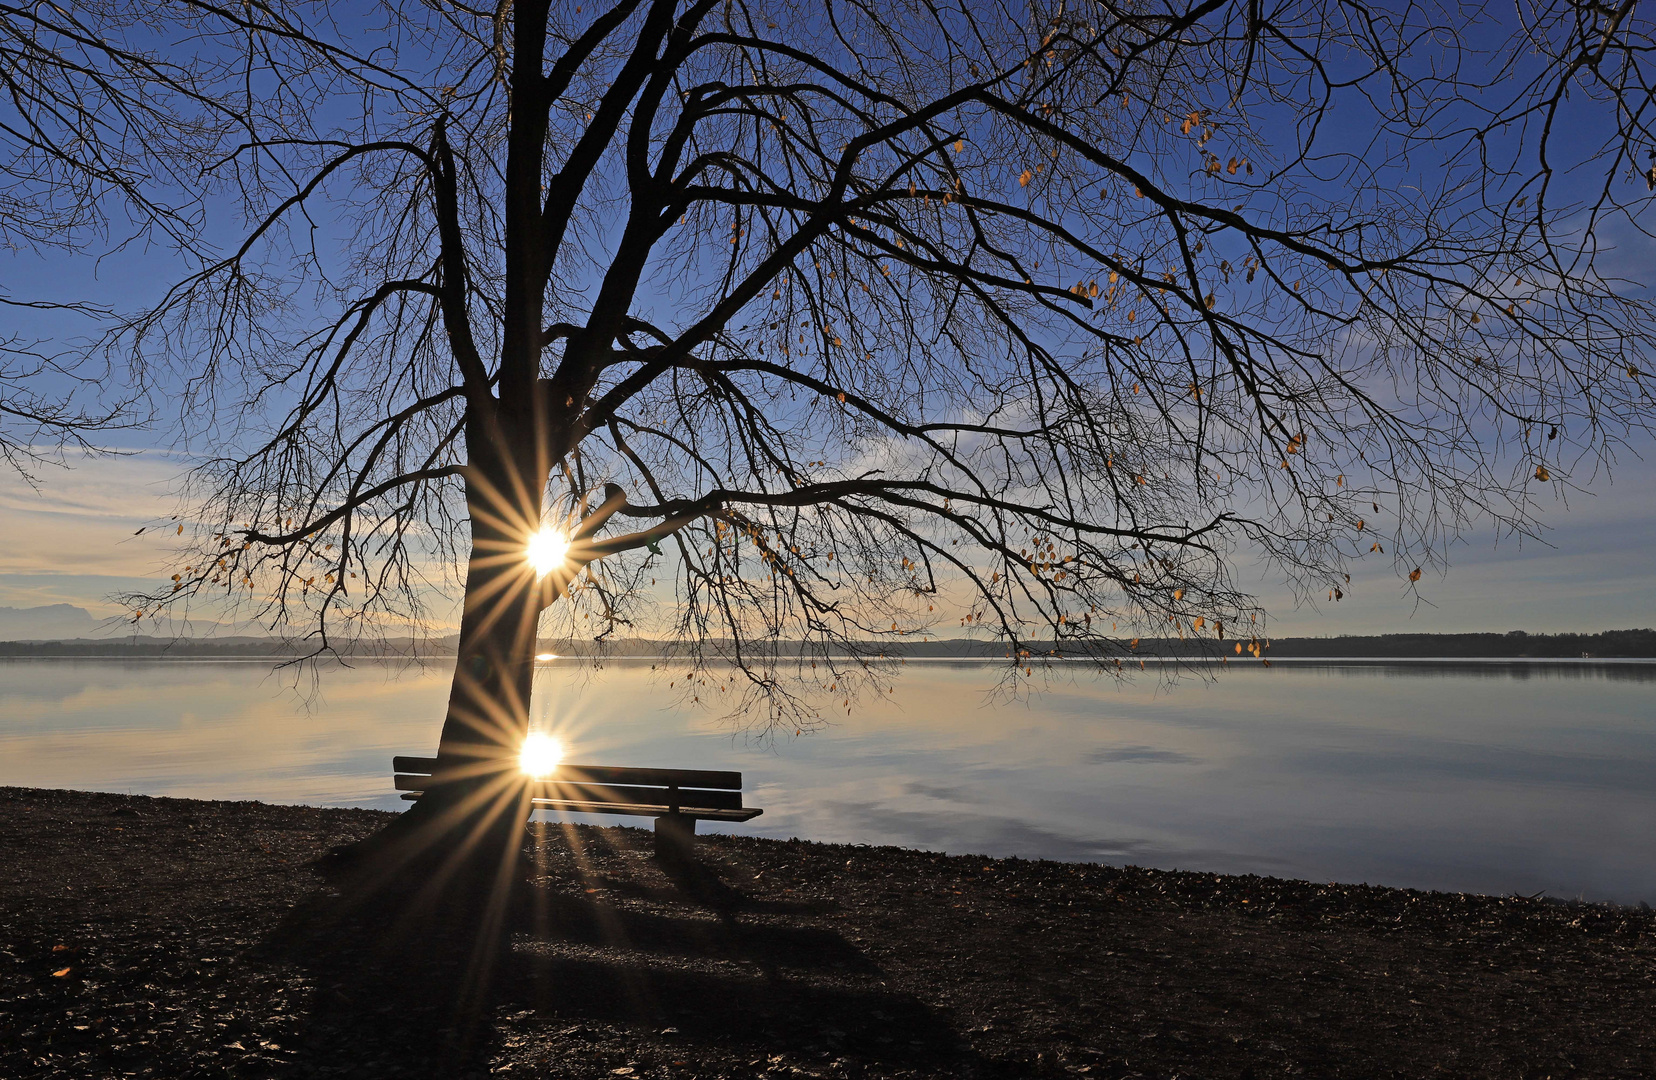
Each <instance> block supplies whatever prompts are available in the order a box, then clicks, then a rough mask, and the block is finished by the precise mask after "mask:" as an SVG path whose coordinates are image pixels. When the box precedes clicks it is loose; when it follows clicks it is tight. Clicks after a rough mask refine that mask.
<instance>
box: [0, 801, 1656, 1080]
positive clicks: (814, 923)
mask: <svg viewBox="0 0 1656 1080" xmlns="http://www.w3.org/2000/svg"><path fill="white" fill-rule="evenodd" d="M389 816H390V815H387V814H383V813H379V812H375V811H364V810H323V809H314V808H309V807H296V806H269V805H264V804H261V803H248V802H204V801H193V800H183V799H151V798H145V797H139V796H125V795H105V794H91V793H85V792H71V791H45V790H35V789H21V788H0V867H3V868H4V870H3V872H0V1077H5V1078H8V1080H9V1078H13V1077H98V1078H104V1077H169V1078H170V1077H181V1078H182V1077H209V1076H212V1077H219V1076H237V1077H311V1076H318V1077H320V1076H340V1077H352V1078H357V1077H362V1078H379V1077H388V1078H389V1077H396V1078H419V1077H427V1076H431V1077H445V1078H448V1077H458V1078H470V1077H483V1076H489V1075H505V1076H510V1077H534V1078H565V1077H568V1078H576V1077H579V1078H597V1077H663V1078H666V1077H684V1078H689V1077H706V1078H712V1077H731V1078H743V1080H746V1078H754V1077H932V1076H936V1077H1019V1076H1031V1075H1048V1076H1067V1075H1077V1076H1090V1077H1110V1078H1117V1077H1135V1076H1143V1077H1157V1078H1170V1077H1175V1076H1177V1077H1185V1078H1207V1077H1214V1078H1248V1077H1252V1078H1261V1080H1262V1078H1265V1077H1278V1076H1307V1077H1347V1076H1349V1077H1393V1076H1395V1077H1428V1076H1430V1077H1439V1076H1445V1077H1501V1078H1507V1080H1531V1078H1535V1080H1539V1078H1543V1077H1569V1076H1581V1077H1652V1076H1656V1024H1653V1023H1652V1020H1651V1018H1652V1016H1653V1007H1656V918H1653V916H1652V913H1651V912H1650V911H1649V910H1647V909H1625V908H1614V907H1608V906H1600V905H1581V904H1561V903H1556V902H1548V901H1543V900H1524V899H1518V898H1504V899H1503V898H1498V897H1488V896H1475V895H1458V894H1450V893H1422V892H1415V891H1410V890H1402V889H1382V888H1371V887H1367V886H1349V885H1317V884H1311V883H1307V882H1302V881H1282V880H1276V879H1271V878H1259V877H1231V876H1219V875H1213V874H1196V873H1183V872H1178V873H1173V872H1163V871H1156V870H1144V869H1138V868H1133V867H1127V868H1119V867H1108V866H1094V865H1082V864H1072V863H1054V862H1030V861H1025V860H1017V859H1012V860H998V859H986V858H981V857H969V856H968V857H956V856H943V855H935V854H930V853H926V852H916V851H907V850H902V849H898V848H870V847H850V846H839V845H831V844H814V843H803V842H783V841H775V840H758V839H749V838H743V837H725V836H716V837H707V838H704V839H703V840H702V841H701V842H700V848H701V854H702V859H703V863H704V867H705V870H704V872H703V873H702V875H701V876H699V877H692V878H690V879H686V878H684V877H683V876H682V875H680V876H679V877H678V878H676V879H675V878H672V877H669V876H668V875H667V874H665V873H663V871H662V869H661V867H659V866H658V865H657V863H656V862H655V860H654V859H653V858H652V857H651V854H650V850H651V843H650V836H649V834H648V833H647V832H645V831H642V830H638V829H625V828H596V827H588V826H580V827H573V828H564V827H559V826H541V825H537V826H534V827H533V828H532V829H531V835H530V838H529V844H528V845H527V847H526V852H525V855H526V858H525V861H524V863H523V864H522V867H521V872H519V873H518V874H516V875H514V882H513V884H512V885H511V887H509V888H502V889H501V890H499V899H498V902H493V903H490V902H488V901H486V900H485V901H478V903H477V905H474V906H473V907H471V908H468V909H466V910H464V911H459V910H455V909H452V908H451V909H445V910H444V911H443V912H442V913H441V914H438V913H435V912H429V911H428V912H426V913H425V914H422V915H418V916H415V915H409V914H407V910H408V905H406V904H402V903H398V902H393V898H389V897H387V896H385V895H383V894H381V895H379V896H377V897H375V898H374V899H372V900H370V901H368V902H363V901H362V900H361V899H360V897H359V896H357V895H356V894H355V893H353V892H351V891H350V890H345V891H343V892H342V891H341V889H340V888H338V887H335V886H333V885H330V884H329V883H327V882H325V881H323V880H322V879H321V878H320V877H319V876H318V874H317V873H316V871H315V870H314V869H312V867H311V865H310V864H311V863H312V861H313V860H315V859H316V858H317V857H318V856H319V855H321V854H322V853H323V852H324V851H326V850H327V848H328V847H329V846H331V845H334V844H338V843H342V842H346V841H350V840H355V839H359V838H361V837H364V836H367V835H369V834H370V833H372V832H374V831H375V830H377V829H378V828H380V827H381V826H383V825H384V823H385V821H386V820H387V819H388V818H389Z"/></svg>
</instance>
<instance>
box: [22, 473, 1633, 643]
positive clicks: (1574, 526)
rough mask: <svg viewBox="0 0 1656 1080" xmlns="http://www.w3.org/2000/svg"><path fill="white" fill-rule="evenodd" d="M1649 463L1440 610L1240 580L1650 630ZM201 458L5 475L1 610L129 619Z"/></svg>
mask: <svg viewBox="0 0 1656 1080" xmlns="http://www.w3.org/2000/svg"><path fill="white" fill-rule="evenodd" d="M1647 450H1648V448H1647ZM1648 461H1649V455H1648V453H1647V455H1646V458H1645V459H1644V460H1640V459H1638V458H1635V457H1632V456H1630V455H1627V456H1624V457H1623V460H1622V461H1621V463H1620V464H1619V466H1618V467H1617V468H1616V470H1615V472H1614V473H1613V475H1611V476H1605V475H1602V474H1601V475H1599V476H1598V477H1596V478H1593V479H1592V480H1591V481H1590V482H1589V483H1587V485H1586V486H1587V489H1588V493H1586V494H1578V495H1574V496H1572V497H1571V499H1570V500H1569V502H1568V503H1567V504H1566V503H1563V502H1560V503H1558V504H1555V505H1552V506H1548V507H1545V508H1544V518H1545V520H1546V521H1547V523H1548V524H1549V525H1550V526H1551V531H1550V532H1549V533H1548V534H1547V536H1546V538H1545V539H1546V543H1537V542H1534V541H1523V542H1519V540H1518V539H1517V538H1513V537H1505V538H1501V537H1497V536H1495V535H1494V534H1493V533H1492V532H1490V531H1489V530H1488V529H1482V530H1474V531H1472V532H1471V533H1469V534H1468V535H1467V536H1466V538H1465V540H1464V541H1463V542H1462V543H1460V544H1458V545H1456V546H1455V547H1454V548H1452V549H1451V552H1450V569H1449V573H1448V575H1447V576H1446V577H1442V578H1434V577H1431V576H1428V577H1427V578H1426V579H1425V580H1423V581H1422V583H1421V584H1422V586H1423V588H1422V595H1423V596H1424V598H1425V599H1426V601H1428V605H1420V606H1417V605H1416V604H1415V602H1414V600H1413V598H1412V597H1411V596H1410V595H1409V594H1408V592H1407V590H1406V589H1404V588H1403V587H1402V586H1401V583H1400V581H1399V579H1398V577H1397V575H1396V573H1395V571H1394V568H1393V567H1391V566H1390V565H1389V563H1388V564H1381V563H1379V562H1375V563H1373V564H1369V563H1365V562H1363V561H1358V562H1357V563H1356V564H1355V565H1354V567H1353V575H1352V587H1351V588H1350V589H1349V590H1347V592H1346V597H1345V599H1344V600H1343V601H1341V602H1339V603H1337V604H1330V603H1327V602H1323V603H1321V604H1318V605H1315V606H1309V605H1307V606H1301V607H1298V608H1296V607H1295V605H1294V601H1293V597H1292V595H1291V594H1290V593H1289V592H1288V590H1286V589H1285V588H1284V587H1283V586H1282V584H1281V582H1280V579H1279V578H1278V577H1276V576H1275V575H1274V574H1273V573H1272V572H1271V571H1269V570H1267V569H1266V568H1264V567H1262V566H1259V565H1256V564H1254V563H1252V562H1250V561H1248V560H1247V559H1246V558H1245V556H1244V557H1242V558H1239V560H1238V563H1239V570H1238V579H1239V583H1240V584H1242V585H1243V586H1244V587H1247V588H1250V589H1253V590H1254V591H1255V592H1256V593H1257V594H1258V595H1259V596H1260V598H1261V599H1262V600H1263V601H1265V603H1266V604H1267V606H1268V607H1269V608H1270V610H1271V614H1272V626H1273V628H1274V630H1275V632H1276V633H1277V634H1279V635H1281V634H1306V635H1332V634H1342V633H1345V634H1351V633H1389V632H1443V633H1449V632H1463V631H1476V630H1502V631H1504V630H1509V629H1524V630H1529V631H1531V632H1542V631H1594V630H1602V629H1607V628H1614V627H1630V626H1650V625H1652V624H1653V623H1656V617H1653V616H1652V612H1653V611H1656V567H1653V566H1652V565H1651V562H1650V560H1649V556H1648V552H1649V540H1648V538H1649V537H1650V535H1651V534H1652V533H1653V532H1656V477H1653V476H1652V470H1651V468H1650V466H1649V463H1648ZM188 462H189V459H188V458H187V457H186V456H184V455H180V454H178V453H174V452H169V451H161V450H154V449H139V450H137V452H135V453H132V454H130V455H126V456H119V457H106V458H80V457H77V458H72V459H71V465H72V467H71V468H67V469H49V470H46V471H44V472H43V473H42V474H41V478H42V480H43V483H42V486H41V488H40V490H38V491H34V490H31V489H30V488H29V487H28V486H27V485H26V484H24V483H23V482H22V481H20V480H19V479H18V478H17V477H16V476H14V475H10V474H0V518H3V520H4V524H5V543H4V544H0V607H17V608H28V607H36V606H40V605H45V604H65V603H66V604H72V605H75V606H77V607H82V608H85V609H86V610H88V611H89V612H91V613H92V615H93V616H94V617H97V618H104V617H109V616H114V615H117V614H118V609H117V608H116V607H115V606H114V605H113V604H111V603H110V602H109V601H108V599H107V597H108V596H109V594H111V593H113V592H116V591H119V590H122V589H130V588H136V587H139V586H141V585H142V586H149V587H153V586H154V585H155V584H156V582H157V581H164V580H165V579H166V577H167V575H168V574H170V573H172V570H171V569H169V567H171V565H172V563H171V561H170V558H169V555H170V552H171V544H172V542H173V541H175V540H176V539H177V537H176V523H175V522H173V521H172V515H173V514H174V513H176V512H178V509H179V505H178V502H177V499H176V497H175V496H174V495H173V494H172V491H173V483H174V481H175V480H176V478H177V477H178V476H179V475H180V473H181V472H182V470H183V469H184V468H185V467H187V465H188ZM140 528H142V529H143V530H144V531H143V532H142V533H141V534H139V535H134V533H135V532H137V530H139V529H140ZM1549 545H1550V546H1549ZM663 580H666V578H665V577H664V578H663ZM445 603H448V602H447V601H444V600H443V599H441V598H438V599H435V600H434V603H433V612H432V614H433V617H434V621H435V622H436V623H438V624H439V625H445V624H446V625H450V626H452V625H453V624H455V623H457V622H458V618H457V616H456V615H455V614H454V613H453V611H452V610H451V609H450V608H445V607H444V604H445ZM445 611H448V614H447V615H446V616H445V614H444V613H445ZM939 614H940V615H944V616H947V617H945V618H942V619H940V620H939V622H938V624H937V626H936V630H935V631H934V636H936V637H952V636H957V635H958V634H959V633H960V630H959V629H958V627H957V626H956V623H957V619H956V618H955V617H954V616H955V614H957V613H955V612H952V611H944V610H943V609H941V608H940V610H939ZM208 625H210V624H203V625H200V626H198V627H197V628H195V632H197V633H199V632H204V631H205V630H206V629H207V627H208ZM119 629H120V630H121V631H124V630H126V629H127V627H126V625H125V623H122V624H120V625H119ZM151 632H155V631H151ZM239 632H242V633H258V632H261V631H260V630H259V628H257V627H253V628H242V629H241V630H240V631H239Z"/></svg>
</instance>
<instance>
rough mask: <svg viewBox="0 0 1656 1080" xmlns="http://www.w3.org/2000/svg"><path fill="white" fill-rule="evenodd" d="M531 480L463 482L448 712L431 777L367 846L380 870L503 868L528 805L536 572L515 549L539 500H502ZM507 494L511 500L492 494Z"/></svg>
mask: <svg viewBox="0 0 1656 1080" xmlns="http://www.w3.org/2000/svg"><path fill="white" fill-rule="evenodd" d="M544 487H545V481H544V478H543V479H542V482H541V483H540V484H539V485H534V486H532V487H531V486H528V485H523V486H519V485H514V484H507V483H492V482H490V481H489V479H488V478H487V477H486V476H485V475H480V476H479V477H478V478H477V479H473V480H470V481H469V482H468V486H467V503H468V507H469V509H470V518H471V534H472V536H471V541H472V545H471V556H470V561H469V563H468V566H467V570H466V591H465V600H464V609H463V611H462V614H461V620H460V643H459V650H458V653H459V655H458V657H457V659H456V663H455V670H454V681H453V684H452V687H451V689H450V692H449V703H448V712H447V715H446V716H445V717H444V720H443V729H442V735H441V737H440V739H439V742H438V748H437V767H436V770H435V772H434V775H433V778H432V784H431V786H430V787H429V788H428V789H427V790H426V791H425V793H424V794H423V795H422V796H421V798H420V799H419V801H417V802H416V803H415V804H414V805H413V806H412V807H410V808H409V810H408V811H407V812H406V813H404V814H402V815H400V816H399V817H398V818H397V819H396V820H395V821H394V822H393V823H392V824H391V825H390V826H388V827H387V828H386V829H384V830H383V831H382V832H381V833H380V834H378V835H377V836H375V837H374V838H372V840H371V842H370V843H369V844H368V845H366V848H367V849H368V850H364V851H362V852H359V853H358V854H363V855H372V856H373V857H374V860H375V861H376V862H377V863H379V864H381V868H382V869H384V870H386V871H391V870H396V869H400V868H403V867H406V866H411V865H412V866H418V867H419V868H420V870H421V872H422V873H434V872H435V873H440V874H441V876H442V877H443V878H444V879H455V878H458V879H460V880H462V881H465V882H468V883H470V884H473V885H481V884H484V883H485V881H486V880H487V879H492V880H496V881H504V880H507V879H508V878H509V875H510V873H511V871H512V868H513V867H514V866H515V864H516V860H517V855H518V852H519V851H520V849H521V844H522V837H523V830H524V824H525V822H526V820H527V817H528V814H529V809H530V804H529V798H530V795H529V790H528V785H527V782H526V781H527V778H526V777H525V776H524V775H523V773H522V772H521V770H520V769H519V767H518V755H519V751H520V750H521V747H522V744H523V739H524V736H525V735H527V734H528V730H529V702H530V694H531V690H532V686H533V679H534V662H535V661H534V654H535V647H536V632H537V629H538V624H539V617H540V612H541V607H542V603H543V593H542V587H541V583H540V581H539V580H538V579H537V577H536V574H535V572H534V569H533V568H532V567H530V566H529V564H528V562H527V560H526V559H525V558H524V557H523V551H524V547H525V544H526V541H527V538H528V534H529V533H530V532H531V531H533V529H534V528H536V527H538V524H539V507H538V506H537V507H535V508H534V509H533V512H532V514H533V516H531V514H530V512H529V511H528V508H527V507H517V506H510V504H511V503H516V502H519V501H523V500H521V499H507V500H503V499H502V498H501V494H502V493H503V492H508V491H516V492H521V491H523V490H525V488H527V490H531V491H534V492H536V493H538V492H539V491H541V490H544ZM503 501H505V502H507V503H508V506H509V508H505V507H502V506H501V505H500V504H501V503H502V502H503Z"/></svg>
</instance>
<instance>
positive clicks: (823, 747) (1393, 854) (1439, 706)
mask: <svg viewBox="0 0 1656 1080" xmlns="http://www.w3.org/2000/svg"><path fill="white" fill-rule="evenodd" d="M995 677H996V675H995V671H994V669H992V668H989V667H986V666H984V665H981V664H976V663H955V662H921V663H911V664H910V665H909V666H908V667H907V668H906V669H905V671H904V674H903V677H902V678H901V679H900V680H899V682H898V684H897V692H896V694H895V695H893V696H892V697H890V698H889V699H888V700H886V701H878V702H873V703H871V705H870V706H869V707H868V708H867V709H863V710H859V711H858V712H857V714H856V715H855V716H853V717H849V718H846V717H843V716H842V718H841V720H840V721H839V722H838V723H837V724H836V725H835V726H833V727H831V728H830V729H828V730H826V731H824V732H822V733H820V734H817V735H814V736H807V737H805V738H798V739H794V738H789V739H782V740H778V741H777V742H776V743H775V744H774V745H773V746H764V745H759V744H755V743H752V742H749V741H746V740H744V739H743V738H741V737H740V736H733V735H732V734H731V731H730V729H729V728H727V727H724V726H722V725H721V724H720V723H719V722H718V720H717V719H716V718H715V717H714V716H711V715H707V714H702V713H698V712H694V711H688V710H682V709H678V708H675V707H671V706H664V705H663V702H664V701H666V700H667V699H668V698H669V696H670V695H669V692H668V691H667V690H666V688H665V686H664V685H663V684H662V683H661V682H658V681H656V680H657V678H658V675H657V673H656V672H653V671H651V669H650V665H649V663H648V662H642V663H640V662H620V663H612V664H611V665H609V666H608V667H607V668H606V669H605V670H603V671H602V672H599V673H596V674H594V673H592V672H591V671H590V670H589V669H585V668H577V667H575V666H573V665H572V664H571V663H569V662H560V663H554V664H550V665H547V666H545V667H544V668H543V669H542V671H541V673H540V675H539V678H538V683H537V701H536V707H535V711H536V717H537V723H538V724H540V725H542V726H544V727H546V728H548V729H549V730H552V731H554V732H555V733H556V734H558V735H560V736H561V737H563V739H564V740H565V741H566V742H567V743H569V744H570V745H571V747H572V750H571V753H570V758H571V760H575V761H581V762H587V763H592V764H605V765H610V764H613V765H658V766H681V767H692V768H693V767H714V768H738V769H740V770H742V771H743V773H745V774H746V780H747V790H748V800H749V802H750V804H751V805H755V806H762V807H764V808H765V814H764V816H762V817H760V818H758V819H756V820H755V821H753V822H751V823H749V824H747V825H744V826H736V827H734V828H735V830H737V831H744V832H750V833H758V834H761V835H767V836H780V837H789V836H800V837H805V838H809V839H817V840H832V841H843V842H854V843H871V844H901V845H905V846H911V847H926V848H933V849H940V850H945V851H951V852H970V853H982V854H991V855H1022V856H1025V857H1047V858H1057V859H1079V860H1096V861H1103V862H1111V863H1137V864H1140V865H1148V866H1160V867H1179V868H1186V869H1201V870H1214V871H1226V872H1253V873H1260V874H1272V875H1278V876H1288V877H1302V878H1311V879H1313V880H1339V881H1368V882H1374V883H1380V884H1388V885H1408V886H1416V887H1422V888H1438V889H1453V890H1473V891H1480V892H1494V893H1510V892H1522V893H1535V892H1540V891H1546V892H1547V893H1549V894H1552V895H1555V896H1570V897H1574V896H1585V897H1586V898H1588V899H1605V900H1615V901H1620V902H1623V903H1631V902H1636V901H1640V900H1645V901H1649V902H1652V903H1656V784H1653V779H1656V665H1638V664H1614V663H1609V664H1563V665H1506V664H1491V665H1467V664H1454V665H1432V664H1413V663H1393V664H1339V663H1317V664H1299V663H1288V662H1280V661H1279V662H1278V663H1276V664H1275V665H1274V666H1272V667H1271V668H1269V669H1264V668H1261V667H1258V666H1252V665H1250V666H1238V667H1234V668H1231V669H1228V670H1227V671H1226V673H1225V674H1224V676H1223V677H1222V678H1221V679H1219V680H1218V681H1216V682H1206V681H1202V680H1195V679H1191V680H1185V681H1181V682H1179V683H1178V684H1177V685H1175V686H1172V687H1171V688H1170V687H1167V686H1165V685H1162V684H1160V682H1159V681H1158V680H1157V679H1156V678H1155V677H1154V676H1153V675H1152V676H1149V677H1145V678H1143V679H1142V681H1140V682H1137V683H1133V684H1128V685H1126V686H1117V685H1115V684H1114V683H1111V682H1108V681H1093V680H1092V679H1091V677H1087V676H1083V677H1082V678H1080V679H1077V680H1073V681H1070V680H1066V681H1063V682H1060V683H1056V684H1054V685H1053V686H1052V688H1051V689H1050V690H1048V691H1047V692H1046V693H1044V694H1042V695H1039V696H1037V697H1035V698H1034V699H1033V700H1032V701H1030V702H1028V703H1014V704H1007V703H1004V702H1000V703H997V702H993V701H990V700H987V699H986V698H985V695H984V691H985V689H986V688H988V687H990V686H991V685H992V684H993V683H994V681H995ZM447 687H448V672H447V670H446V668H445V667H444V665H443V664H442V663H441V662H439V663H438V664H436V665H434V666H433V667H432V668H430V669H428V670H425V671H419V670H397V669H391V668H386V667H377V666H371V665H370V666H366V667H358V668H355V669H350V670H330V671H327V672H325V673H324V676H323V680H322V684H321V689H320V696H319V697H317V698H314V699H312V700H311V701H310V702H309V703H308V705H307V703H306V702H305V701H303V700H301V696H300V695H296V694H295V693H294V691H293V689H292V688H291V686H290V685H289V684H288V683H285V682H284V681H283V678H282V676H280V675H272V674H271V671H270V665H269V664H268V662H265V663H259V662H210V661H198V662H156V661H31V660H14V661H0V785H3V784H18V785H27V786H37V787H69V788H81V789H86V790H102V791H131V792H140V793H145V794H152V795H181V796H195V797H215V798H246V799H263V800H266V801H269V802H293V803H311V804H320V805H351V806H376V807H382V808H386V809H397V808H400V807H401V806H402V805H403V804H401V803H399V802H398V801H397V799H396V797H395V795H394V794H393V793H392V791H391V787H390V776H389V773H390V758H391V755H392V754H393V753H419V754H425V753H430V752H432V751H433V750H434V749H435V745H434V744H435V740H436V736H437V729H438V726H439V721H440V717H441V712H442V706H443V702H444V700H445V698H446V694H447ZM307 689H308V687H307ZM603 820H608V821H609V822H611V823H613V822H615V821H616V820H617V819H613V818H611V819H603ZM704 828H705V826H704Z"/></svg>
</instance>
